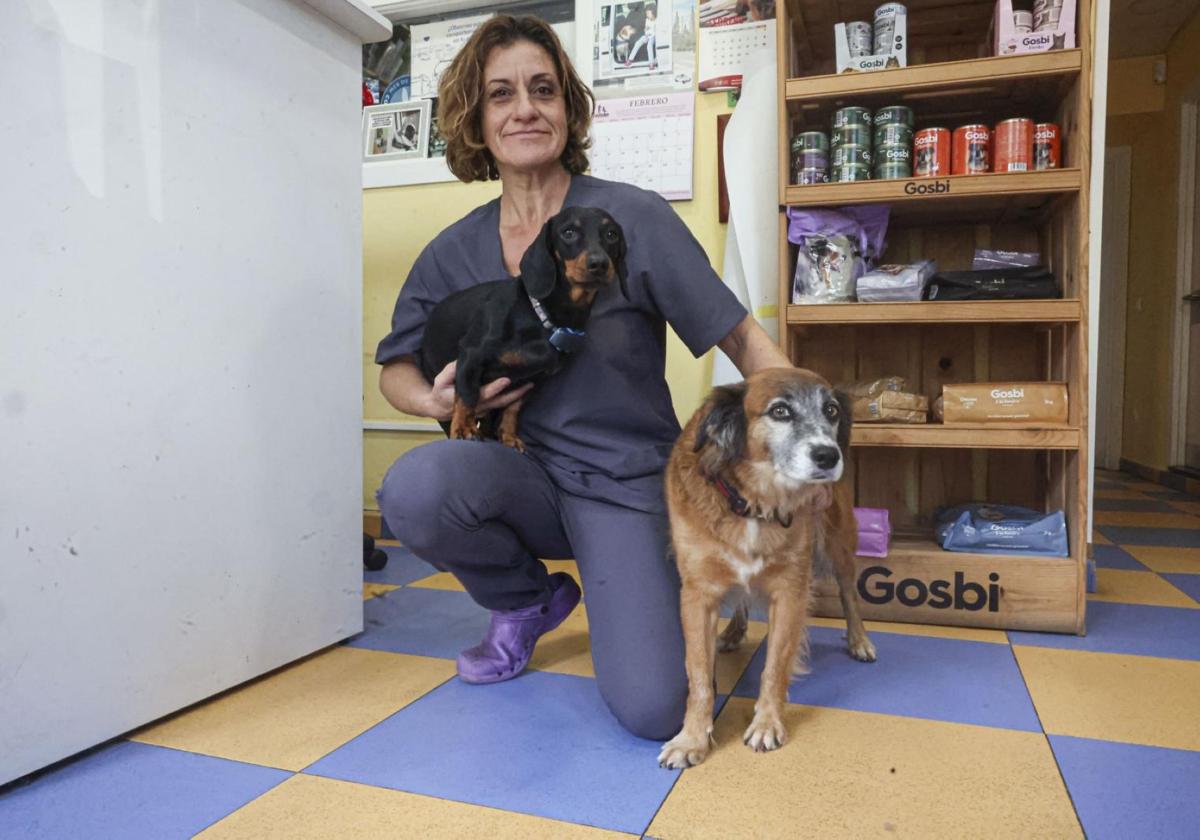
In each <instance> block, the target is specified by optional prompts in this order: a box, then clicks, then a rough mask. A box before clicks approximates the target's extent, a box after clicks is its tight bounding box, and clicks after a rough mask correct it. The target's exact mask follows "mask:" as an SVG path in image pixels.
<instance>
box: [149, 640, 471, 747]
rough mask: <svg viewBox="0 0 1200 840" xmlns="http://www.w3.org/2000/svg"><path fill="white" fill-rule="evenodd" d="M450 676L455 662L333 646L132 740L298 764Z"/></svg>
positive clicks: (178, 716) (407, 702) (354, 734)
mask: <svg viewBox="0 0 1200 840" xmlns="http://www.w3.org/2000/svg"><path fill="white" fill-rule="evenodd" d="M452 676H454V662H453V661H452V660H448V659H431V658H428V657H424V656H408V655H405V654H398V653H385V652H382V651H376V650H362V649H359V648H351V647H335V648H331V649H329V650H327V651H325V652H324V653H320V654H318V655H316V656H313V657H310V658H309V659H305V660H303V661H301V662H299V663H297V664H295V665H290V666H288V667H286V668H283V669H281V670H279V671H276V672H275V673H273V674H270V675H268V676H266V677H263V678H261V679H258V680H255V681H254V682H251V683H249V684H247V685H245V686H242V687H241V688H236V689H234V690H233V691H230V692H228V693H226V694H222V695H220V696H218V697H216V698H214V699H212V700H209V701H207V702H204V703H201V704H200V705H198V706H196V707H194V708H192V709H189V710H187V711H184V712H181V713H180V714H178V715H175V716H174V717H171V718H167V719H166V720H165V721H163V722H161V723H157V724H152V725H151V726H149V727H147V728H145V729H142V730H140V731H139V732H137V733H136V734H134V735H133V736H132V740H134V741H141V742H142V743H146V744H157V745H159V746H163V747H173V748H175V749H180V750H187V751H188V752H194V753H202V754H204V755H213V756H218V757H220V758H229V759H233V760H235V761H245V762H250V763H252V764H262V765H266V766H268V767H279V768H281V769H284V770H300V769H301V768H303V767H307V766H308V765H309V764H311V763H312V762H314V761H316V760H317V759H318V758H321V757H322V756H324V755H326V754H328V753H330V752H332V751H333V750H335V749H337V748H338V747H340V746H341V745H342V744H344V743H346V742H347V741H349V740H350V739H351V738H354V737H356V736H358V735H360V734H362V733H363V732H365V731H366V730H367V729H369V728H370V727H372V726H374V725H375V724H377V723H379V721H381V720H383V719H384V718H386V717H387V716H388V715H390V714H392V713H393V712H395V711H397V710H398V709H401V708H403V707H404V706H407V705H408V704H409V703H411V702H412V701H413V700H416V699H417V698H418V697H421V696H422V695H424V694H425V693H426V692H428V691H430V690H431V689H433V688H435V687H437V686H438V685H441V684H442V683H443V682H445V681H446V680H448V679H449V678H450V677H452Z"/></svg>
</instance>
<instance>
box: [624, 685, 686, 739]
mask: <svg viewBox="0 0 1200 840" xmlns="http://www.w3.org/2000/svg"><path fill="white" fill-rule="evenodd" d="M605 700H606V702H607V703H608V708H609V709H610V710H611V711H612V713H613V716H614V717H615V718H616V719H617V721H618V722H619V723H620V724H621V726H623V727H625V729H627V730H628V731H629V732H630V733H632V734H634V735H636V736H637V737H639V738H647V739H649V740H651V741H666V740H669V739H670V738H673V737H675V735H676V734H677V733H678V732H679V729H680V727H682V726H683V713H684V710H685V708H686V706H687V681H686V680H685V679H682V678H681V679H679V680H677V681H673V682H672V683H671V684H666V683H664V684H661V685H658V686H639V687H637V690H631V691H625V692H622V693H621V694H619V695H616V696H611V697H606V698H605Z"/></svg>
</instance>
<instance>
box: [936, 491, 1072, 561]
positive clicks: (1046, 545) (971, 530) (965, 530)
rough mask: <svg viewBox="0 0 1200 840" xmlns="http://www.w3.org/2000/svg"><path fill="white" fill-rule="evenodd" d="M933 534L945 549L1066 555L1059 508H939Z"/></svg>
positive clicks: (977, 504) (1065, 542) (983, 552)
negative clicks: (1044, 510)
mask: <svg viewBox="0 0 1200 840" xmlns="http://www.w3.org/2000/svg"><path fill="white" fill-rule="evenodd" d="M934 535H935V536H936V538H937V541H938V543H939V544H940V545H941V546H942V548H943V549H945V550H946V551H966V552H973V553H977V554H1022V555H1044V556H1048V557H1066V556H1067V555H1068V550H1067V520H1066V517H1065V516H1063V512H1062V511H1061V510H1056V511H1054V512H1053V513H1039V512H1038V511H1035V510H1029V509H1028V508H1023V507H1014V506H1010V505H991V504H979V503H972V504H967V505H958V506H957V507H952V508H947V509H944V510H941V511H939V512H938V516H937V525H936V526H935V527H934Z"/></svg>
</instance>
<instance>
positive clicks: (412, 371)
mask: <svg viewBox="0 0 1200 840" xmlns="http://www.w3.org/2000/svg"><path fill="white" fill-rule="evenodd" d="M457 365H458V363H457V362H451V363H450V364H448V365H446V366H445V367H444V368H442V372H441V373H439V374H438V375H437V376H436V377H435V378H434V380H433V385H430V384H429V382H427V381H426V380H425V376H424V374H422V373H421V369H420V368H418V367H417V363H416V361H415V360H414V359H413V357H412V356H401V357H400V358H398V359H396V360H394V361H391V362H388V363H387V364H386V365H384V366H383V369H382V370H381V371H380V372H379V390H380V391H381V392H382V393H383V396H384V398H386V399H387V401H388V402H389V403H391V404H392V407H393V408H395V409H396V410H397V411H403V412H404V413H405V414H412V415H414V416H416V417H432V418H433V419H434V420H449V419H450V415H451V414H452V413H453V411H454V371H455V369H456V367H457ZM511 381H512V380H510V379H507V378H505V377H501V378H500V379H495V380H493V381H491V382H489V383H487V384H486V385H484V386H483V387H482V388H481V389H480V390H479V404H478V405H477V406H476V411H491V410H492V409H496V408H504V407H505V406H507V405H510V404H511V403H514V402H516V401H517V400H519V399H521V397H523V396H525V394H526V393H527V392H528V391H529V389H530V388H532V387H533V385H532V383H530V384H527V385H523V386H522V387H520V388H514V389H513V390H511V391H505V390H504V389H505V388H507V387H508V386H509V384H510V383H511Z"/></svg>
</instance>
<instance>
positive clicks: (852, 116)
mask: <svg viewBox="0 0 1200 840" xmlns="http://www.w3.org/2000/svg"><path fill="white" fill-rule="evenodd" d="M860 124H861V125H870V124H871V112H870V111H868V110H867V109H866V108H859V107H858V106H857V105H851V106H850V107H848V108H839V109H838V110H836V111H834V112H833V127H834V128H835V129H838V128H841V127H842V126H844V125H860Z"/></svg>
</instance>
